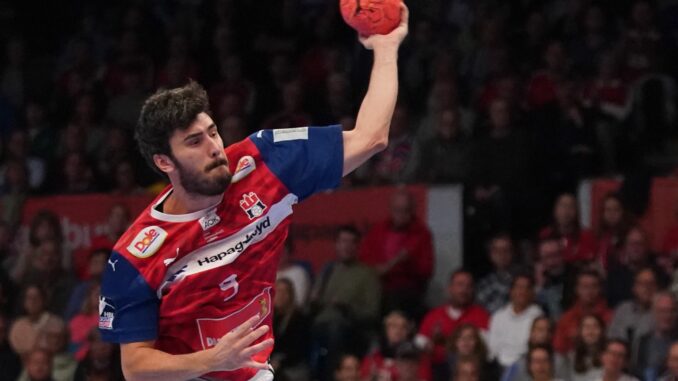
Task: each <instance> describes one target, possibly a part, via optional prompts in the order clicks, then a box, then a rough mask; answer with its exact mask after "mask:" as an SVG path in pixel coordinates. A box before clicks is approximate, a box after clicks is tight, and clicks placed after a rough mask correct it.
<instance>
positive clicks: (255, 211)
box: [240, 192, 266, 220]
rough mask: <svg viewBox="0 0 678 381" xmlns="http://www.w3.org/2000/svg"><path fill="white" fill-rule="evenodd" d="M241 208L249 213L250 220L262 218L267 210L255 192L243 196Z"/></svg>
mask: <svg viewBox="0 0 678 381" xmlns="http://www.w3.org/2000/svg"><path fill="white" fill-rule="evenodd" d="M240 207H241V208H242V210H243V211H245V213H247V217H249V218H250V220H253V219H255V218H257V217H259V216H261V215H262V214H264V211H265V210H266V204H264V202H263V201H261V200H260V199H259V196H257V194H256V193H254V192H250V193H245V194H243V195H242V199H241V200H240Z"/></svg>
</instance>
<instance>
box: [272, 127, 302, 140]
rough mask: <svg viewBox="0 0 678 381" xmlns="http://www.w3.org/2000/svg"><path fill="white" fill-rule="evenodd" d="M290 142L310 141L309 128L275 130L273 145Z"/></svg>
mask: <svg viewBox="0 0 678 381" xmlns="http://www.w3.org/2000/svg"><path fill="white" fill-rule="evenodd" d="M288 140H308V127H297V128H279V129H277V130H273V143H279V142H286V141H288Z"/></svg>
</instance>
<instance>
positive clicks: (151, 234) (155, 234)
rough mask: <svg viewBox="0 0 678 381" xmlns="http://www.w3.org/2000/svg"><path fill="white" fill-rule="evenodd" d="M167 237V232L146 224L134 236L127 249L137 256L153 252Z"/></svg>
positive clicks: (143, 256)
mask: <svg viewBox="0 0 678 381" xmlns="http://www.w3.org/2000/svg"><path fill="white" fill-rule="evenodd" d="M165 238H167V232H166V231H165V230H163V229H162V228H160V227H158V226H147V227H145V228H143V229H142V230H141V231H140V232H139V234H137V235H136V237H134V239H133V240H132V243H130V244H129V246H127V250H128V251H129V252H130V253H131V254H132V255H134V256H135V257H137V258H148V257H150V256H151V255H153V254H155V253H156V252H157V251H158V249H159V248H160V246H162V243H163V242H164V241H165Z"/></svg>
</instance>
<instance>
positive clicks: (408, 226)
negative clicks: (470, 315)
mask: <svg viewBox="0 0 678 381" xmlns="http://www.w3.org/2000/svg"><path fill="white" fill-rule="evenodd" d="M359 258H360V260H361V261H362V262H364V263H366V264H367V265H369V266H371V267H373V268H374V269H375V270H376V271H377V274H378V275H379V276H380V278H381V288H382V293H383V298H382V303H383V304H382V311H391V310H394V309H398V310H402V311H405V312H406V313H407V314H408V315H410V316H412V317H414V318H418V317H420V316H421V315H422V310H423V304H422V302H423V300H424V299H425V294H426V290H427V288H428V282H429V280H430V278H431V275H432V273H433V242H432V238H431V232H430V231H429V229H428V227H427V226H426V225H425V224H424V222H423V221H421V220H420V219H419V218H418V217H417V216H416V214H415V201H414V196H413V195H412V194H411V193H409V192H408V191H407V190H405V189H400V190H397V191H396V192H395V193H394V194H393V195H392V196H391V200H390V216H389V218H388V219H387V220H385V221H382V222H380V223H378V224H376V225H374V226H373V227H372V228H371V229H370V231H369V232H368V233H367V235H366V236H365V239H364V240H363V242H362V245H361V247H360V255H359Z"/></svg>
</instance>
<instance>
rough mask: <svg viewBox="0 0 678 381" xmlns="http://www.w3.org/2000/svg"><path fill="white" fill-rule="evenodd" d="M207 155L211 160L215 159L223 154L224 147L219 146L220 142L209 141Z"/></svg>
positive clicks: (215, 140)
mask: <svg viewBox="0 0 678 381" xmlns="http://www.w3.org/2000/svg"><path fill="white" fill-rule="evenodd" d="M208 149H209V155H210V157H211V158H213V159H214V158H217V157H219V156H221V155H222V154H223V152H224V147H223V146H222V145H221V144H220V140H218V139H211V140H210V144H209V148H208Z"/></svg>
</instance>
